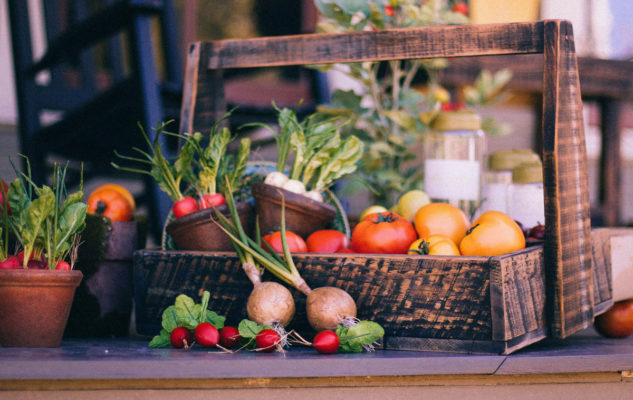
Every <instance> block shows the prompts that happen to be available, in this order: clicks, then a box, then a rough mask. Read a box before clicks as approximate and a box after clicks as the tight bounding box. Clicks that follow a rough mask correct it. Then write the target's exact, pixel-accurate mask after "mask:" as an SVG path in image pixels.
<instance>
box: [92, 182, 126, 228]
mask: <svg viewBox="0 0 633 400" xmlns="http://www.w3.org/2000/svg"><path fill="white" fill-rule="evenodd" d="M88 213H89V214H96V215H100V216H103V217H108V218H110V219H111V220H112V221H129V220H130V219H131V218H132V215H133V211H132V206H131V205H130V202H129V201H128V200H127V199H126V198H125V196H123V195H122V194H121V193H120V192H119V191H116V190H111V189H108V190H106V189H104V190H99V191H95V192H93V193H92V194H91V195H90V197H89V198H88Z"/></svg>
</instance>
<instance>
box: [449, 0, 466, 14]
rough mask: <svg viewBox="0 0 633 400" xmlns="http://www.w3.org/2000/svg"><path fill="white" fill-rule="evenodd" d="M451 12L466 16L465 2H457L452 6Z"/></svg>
mask: <svg viewBox="0 0 633 400" xmlns="http://www.w3.org/2000/svg"><path fill="white" fill-rule="evenodd" d="M452 10H453V12H456V13H460V14H464V15H465V16H468V4H466V2H464V1H459V2H457V3H455V4H453V8H452Z"/></svg>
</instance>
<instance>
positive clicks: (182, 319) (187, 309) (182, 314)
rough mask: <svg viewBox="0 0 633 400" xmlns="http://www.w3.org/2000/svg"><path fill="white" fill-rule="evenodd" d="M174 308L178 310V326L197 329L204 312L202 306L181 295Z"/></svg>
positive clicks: (177, 298)
mask: <svg viewBox="0 0 633 400" xmlns="http://www.w3.org/2000/svg"><path fill="white" fill-rule="evenodd" d="M174 307H175V309H176V318H177V321H178V326H184V327H185V328H188V329H196V326H198V322H199V321H200V314H201V312H202V307H201V306H200V304H196V303H195V302H194V301H193V299H192V298H191V297H189V296H187V295H184V294H181V295H178V297H176V301H175V302H174Z"/></svg>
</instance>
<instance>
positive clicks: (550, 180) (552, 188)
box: [136, 20, 611, 352]
mask: <svg viewBox="0 0 633 400" xmlns="http://www.w3.org/2000/svg"><path fill="white" fill-rule="evenodd" d="M536 53H540V54H542V55H543V65H544V71H543V115H542V122H543V140H542V143H543V147H542V159H543V170H544V173H543V176H544V187H545V225H546V237H547V240H546V242H545V243H544V245H543V249H528V250H525V251H522V252H518V253H513V254H510V255H506V256H504V257H493V258H491V259H479V258H461V257H460V258H450V257H449V258H437V259H434V258H431V259H428V260H427V259H424V260H422V259H417V258H411V257H391V256H389V257H383V256H371V255H365V256H363V255H360V256H353V257H347V256H334V255H332V256H331V257H329V258H326V260H324V259H323V257H316V258H315V257H307V258H306V257H303V258H301V257H300V258H301V260H302V263H306V264H310V265H311V266H310V267H309V268H306V269H305V272H304V273H306V280H307V281H308V282H309V283H310V284H311V285H312V286H318V285H319V283H320V281H318V279H319V278H321V277H323V278H324V279H325V277H327V280H328V282H330V281H332V282H336V283H337V284H341V285H343V286H344V287H345V288H346V289H348V290H351V291H352V292H354V291H355V290H359V292H356V293H359V295H360V293H369V295H368V296H369V297H367V298H366V299H364V300H362V304H363V306H362V309H363V310H364V311H361V313H368V314H361V316H363V317H372V316H373V313H380V314H376V315H382V317H381V318H384V321H387V322H388V321H389V318H393V324H394V325H393V326H388V332H389V338H391V339H389V338H388V339H386V341H385V343H387V345H389V343H391V344H392V345H391V346H392V347H400V348H410V347H415V348H429V349H434V348H438V347H444V348H445V349H451V348H455V349H456V350H457V349H458V350H463V349H464V347H463V346H464V342H471V343H474V344H476V346H474V347H477V348H483V347H485V346H484V343H485V344H488V349H484V350H494V351H500V352H510V351H512V350H514V349H517V348H519V347H521V346H524V345H526V344H529V343H530V342H532V341H534V340H537V339H538V338H540V337H543V336H544V335H545V331H546V330H548V331H549V332H550V335H551V336H553V337H558V338H564V337H567V336H569V335H571V334H572V333H574V332H577V331H579V330H581V329H583V328H585V327H587V326H588V325H589V324H590V323H591V321H592V320H593V317H594V315H595V314H596V313H599V312H601V311H604V308H605V307H606V306H605V304H608V303H609V301H610V288H611V286H610V283H609V284H608V285H607V286H606V287H605V286H604V285H602V284H601V281H599V280H600V279H601V278H603V277H604V276H606V275H609V274H610V271H606V272H604V273H603V272H600V271H598V270H597V269H595V268H594V266H596V268H598V267H605V268H607V269H608V268H610V265H609V263H608V261H604V258H600V261H599V262H595V261H594V257H592V245H591V229H590V219H589V193H588V188H589V182H588V173H587V159H586V149H585V141H584V131H583V119H582V102H581V99H580V89H579V82H578V71H577V61H576V55H575V53H574V42H573V33H572V27H571V24H570V23H569V22H567V21H559V20H548V21H541V22H530V23H512V24H492V25H466V26H441V27H428V28H412V29H396V30H383V31H373V32H351V33H341V34H313V35H295V36H281V37H271V38H257V39H247V40H222V41H213V42H197V43H194V44H192V45H191V46H190V48H189V51H188V57H187V66H186V72H185V87H184V92H183V104H182V110H181V120H180V131H181V132H194V131H200V132H208V131H209V129H210V127H211V126H212V124H213V123H214V122H215V121H216V120H217V119H218V118H219V117H221V116H223V115H224V113H225V112H226V102H225V98H224V89H223V80H222V74H223V73H222V71H223V70H224V69H227V68H253V67H265V66H285V65H303V64H323V63H346V62H362V61H387V60H400V59H420V58H434V57H470V56H485V55H520V54H536ZM607 253H608V252H606V253H605V252H603V253H600V254H602V256H604V255H605V254H607ZM541 254H542V256H541ZM595 254H598V253H595ZM602 256H601V257H602ZM541 257H542V261H538V260H541ZM320 261H324V262H325V261H327V262H325V264H324V265H326V266H327V268H326V270H325V271H324V273H325V275H324V276H322V275H320V274H319V275H318V276H314V277H313V276H311V275H309V274H310V271H311V270H312V269H314V268H315V267H314V266H315V265H316V264H317V263H318V262H320ZM223 262H226V263H234V262H235V259H234V258H231V257H230V256H228V255H217V254H198V253H152V252H145V253H140V254H139V255H137V257H136V269H137V272H138V276H137V278H138V279H137V282H138V283H139V285H140V287H139V290H140V292H139V293H137V300H139V299H140V300H145V302H144V303H140V302H139V301H137V307H139V305H140V308H139V309H137V311H141V312H145V311H149V309H148V306H149V305H151V306H153V305H154V304H157V303H161V304H163V305H164V304H165V301H166V302H167V303H168V302H169V300H170V299H173V298H172V296H173V295H175V294H176V293H178V292H183V291H188V292H190V293H193V292H196V293H197V292H199V291H201V290H202V288H204V287H206V286H205V285H211V282H216V279H219V280H218V281H217V282H220V283H222V284H223V285H220V286H217V287H215V290H217V291H218V293H216V294H214V296H220V298H222V296H226V299H227V300H230V299H232V298H235V297H234V296H235V293H234V291H236V290H237V288H234V287H232V286H231V285H230V284H229V283H232V282H241V280H240V279H242V278H241V277H239V273H238V272H234V271H239V269H237V268H233V267H231V268H232V269H231V271H232V272H231V274H230V275H225V274H220V275H218V276H217V277H216V278H213V279H211V278H209V277H208V276H207V274H210V273H211V271H215V270H216V269H217V268H216V267H218V263H223ZM361 266H365V267H370V266H373V268H372V269H369V270H367V271H365V273H363V272H362V271H363V268H362V267H361ZM343 267H346V268H348V269H350V272H349V273H348V272H345V273H346V274H348V275H349V280H347V281H346V280H345V279H344V278H343V277H338V276H336V274H334V273H333V271H335V270H336V271H338V270H341V273H343V272H344V271H346V268H343ZM165 268H167V269H168V270H169V269H173V271H171V272H169V271H166V270H164V269H165ZM187 268H190V269H191V270H190V271H189V272H187V271H183V269H184V270H186V269H187ZM328 268H329V269H328ZM152 269H154V272H153V273H152ZM220 270H225V269H223V268H220ZM355 270H359V271H361V272H359V273H354V271H355ZM369 271H375V274H374V275H371V274H370V272H369ZM234 273H235V274H238V276H235V275H233V274H234ZM328 273H331V275H328ZM152 274H158V276H153V277H152ZM411 274H413V275H412V276H410V278H411V281H410V283H409V285H413V286H415V285H419V287H417V289H418V290H417V291H415V292H407V296H404V294H402V295H401V297H394V298H393V299H392V298H391V297H385V298H384V299H385V300H390V299H391V300H393V303H391V304H389V305H388V306H385V307H384V308H380V309H376V308H375V303H374V302H373V301H378V300H377V299H378V298H380V296H378V295H379V294H380V293H381V292H380V290H381V289H380V288H382V290H396V289H401V288H400V286H399V285H398V284H397V283H389V282H391V281H390V278H392V277H393V278H394V279H397V278H398V277H399V276H400V275H405V276H409V275H411ZM415 274H419V275H415ZM348 275H344V276H348ZM369 276H377V278H372V279H374V280H373V281H371V282H370V281H365V279H369ZM352 278H353V279H352ZM311 279H314V281H311ZM434 279H435V280H434ZM451 279H452V280H451ZM472 279H475V280H479V284H475V285H474V286H471V285H470V284H471V282H469V280H472ZM541 280H542V281H541ZM244 282H245V280H244ZM394 282H397V281H394ZM447 282H452V286H451V285H448V286H446V283H447ZM486 282H487V283H486ZM422 283H424V285H422ZM387 284H391V285H393V287H386V286H381V285H387ZM238 286H239V285H238ZM357 286H358V288H357ZM517 288H521V289H520V290H519V289H517ZM242 289H245V292H246V293H248V291H249V289H247V288H244V287H242ZM463 291H466V293H464V292H463ZM222 292H225V293H226V294H222ZM236 293H237V292H236ZM240 293H241V292H240ZM387 294H388V293H387ZM144 296H145V297H146V298H145V299H143V297H144ZM240 296H243V294H240ZM371 296H373V298H374V299H375V300H372V297H371ZM416 296H417V297H416ZM442 296H444V297H442ZM518 296H520V297H518ZM405 297H406V298H405ZM456 298H459V299H460V301H463V302H462V303H463V305H460V304H461V303H459V302H454V301H453V299H456ZM442 301H444V302H445V305H442V304H441V302H442ZM363 302H364V303H363ZM449 303H450V304H451V305H448V306H447V305H446V304H449ZM435 304H437V307H440V308H442V307H448V308H446V309H445V310H444V311H445V313H443V314H429V315H427V316H426V317H424V318H430V319H424V318H422V316H423V315H426V314H425V312H427V311H428V312H431V313H432V312H433V307H435ZM466 304H468V306H466ZM526 304H532V306H530V307H528V308H530V309H534V310H533V311H531V314H530V313H528V311H527V309H524V308H523V307H524V306H525V305H526ZM475 305H476V306H475ZM424 307H427V308H428V310H427V309H425V308H424ZM429 307H430V308H429ZM452 307H453V308H452ZM543 310H544V311H543ZM152 311H154V310H152ZM543 312H544V314H542V313H543ZM416 313H417V314H416ZM370 314H371V315H370ZM399 314H402V317H400V316H399ZM388 315H391V317H389V316H388ZM418 316H420V318H418ZM142 317H143V316H142ZM137 318H138V316H137ZM398 318H401V319H398ZM372 319H374V318H372ZM428 321H431V323H429V322H428ZM527 321H529V322H530V323H527ZM140 322H142V320H141V321H140ZM464 323H466V324H468V325H469V327H468V328H464V327H460V326H459V325H460V324H464ZM471 325H472V326H471ZM479 325H481V327H479ZM522 325H524V326H522ZM463 329H465V330H466V331H468V332H470V334H472V335H470V336H469V335H463V334H462V330H463ZM478 329H481V332H479V333H477V332H478ZM483 332H487V333H483ZM411 338H415V340H414V339H411ZM412 341H413V342H414V343H413V344H411V343H412ZM437 341H440V342H441V343H442V346H436V344H437ZM500 343H501V344H500ZM472 347H473V346H471V348H472Z"/></svg>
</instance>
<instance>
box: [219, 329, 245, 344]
mask: <svg viewBox="0 0 633 400" xmlns="http://www.w3.org/2000/svg"><path fill="white" fill-rule="evenodd" d="M241 340H242V337H241V336H240V331H239V330H238V329H237V328H236V327H234V326H225V327H224V328H222V329H220V344H221V345H222V346H224V347H227V348H229V349H230V348H232V347H235V346H237V344H238V343H239V342H240V341H241Z"/></svg>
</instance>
